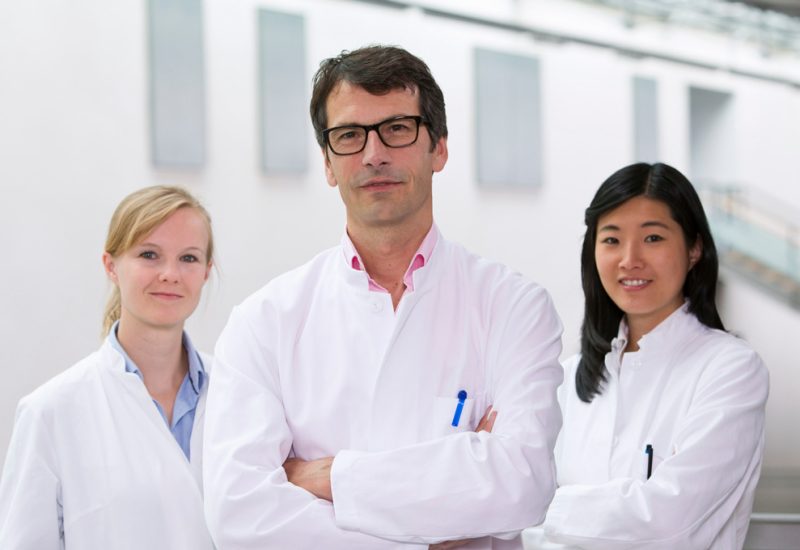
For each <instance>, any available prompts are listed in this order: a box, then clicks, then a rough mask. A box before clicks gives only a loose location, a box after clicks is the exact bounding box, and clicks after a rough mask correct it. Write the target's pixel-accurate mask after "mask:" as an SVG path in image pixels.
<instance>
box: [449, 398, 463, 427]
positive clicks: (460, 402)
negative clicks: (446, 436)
mask: <svg viewBox="0 0 800 550" xmlns="http://www.w3.org/2000/svg"><path fill="white" fill-rule="evenodd" d="M466 400H467V392H466V391H465V390H461V391H460V392H458V404H457V405H456V412H455V413H454V414H453V421H452V422H451V423H450V425H451V426H458V423H459V422H460V421H461V411H463V410H464V402H465V401H466Z"/></svg>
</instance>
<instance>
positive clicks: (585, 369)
mask: <svg viewBox="0 0 800 550" xmlns="http://www.w3.org/2000/svg"><path fill="white" fill-rule="evenodd" d="M634 197H647V198H649V199H654V200H657V201H660V202H663V203H664V204H666V205H667V206H668V207H669V210H670V214H671V215H672V218H673V219H674V220H675V221H676V222H677V223H678V225H680V227H681V229H682V231H683V236H684V239H685V241H686V246H687V247H691V246H692V245H693V244H694V243H695V242H696V241H697V240H698V239H699V240H700V243H701V246H702V253H701V256H700V259H699V260H698V261H697V263H696V264H695V265H694V266H693V267H692V269H691V270H690V271H689V273H688V274H687V276H686V281H685V282H684V284H683V295H684V296H685V297H686V298H687V299H688V300H689V311H690V312H691V313H693V314H694V315H695V316H696V317H697V318H698V319H699V320H700V322H701V323H703V324H704V325H706V326H709V327H711V328H717V329H720V330H725V328H724V327H723V326H722V320H721V319H720V317H719V313H718V312H717V305H716V292H717V274H718V271H719V260H718V259H717V249H716V247H715V246H714V239H713V238H712V236H711V230H710V229H709V226H708V220H707V219H706V214H705V211H704V210H703V205H702V203H701V202H700V197H698V196H697V192H696V191H695V189H694V187H692V184H691V183H690V182H689V180H688V179H686V177H685V176H684V175H683V174H681V173H680V172H679V171H678V170H676V169H675V168H673V167H672V166H669V165H667V164H662V163H657V164H652V165H651V164H646V163H638V164H632V165H630V166H626V167H625V168H622V169H620V170H617V171H616V172H614V173H613V174H611V176H609V178H608V179H607V180H606V181H604V182H603V184H602V185H601V186H600V189H598V190H597V193H596V194H595V196H594V199H592V203H591V204H590V205H589V208H587V209H586V215H585V222H586V234H585V235H584V238H583V249H582V252H581V280H582V283H583V293H584V297H585V301H586V305H585V310H584V317H583V326H582V327H581V359H580V363H579V364H578V370H577V372H576V375H575V387H576V390H577V392H578V397H580V399H581V400H582V401H584V402H586V403H589V402H590V401H591V400H592V399H593V398H594V396H595V395H599V394H600V393H602V390H601V383H602V382H605V381H606V373H605V355H606V353H608V352H609V351H610V350H611V340H612V339H614V338H615V337H616V336H617V332H618V331H619V323H620V321H621V320H622V316H623V315H624V313H623V311H622V310H621V309H620V308H619V307H618V306H617V305H616V304H615V303H614V302H613V301H612V300H611V298H610V297H609V295H608V293H606V291H605V289H604V288H603V284H602V283H601V281H600V275H599V273H598V271H597V264H596V263H595V242H596V241H597V221H598V219H599V218H600V217H601V216H602V215H603V214H605V213H606V212H608V211H610V210H613V209H614V208H616V207H618V206H620V205H621V204H622V203H624V202H626V201H628V200H630V199H632V198H634Z"/></svg>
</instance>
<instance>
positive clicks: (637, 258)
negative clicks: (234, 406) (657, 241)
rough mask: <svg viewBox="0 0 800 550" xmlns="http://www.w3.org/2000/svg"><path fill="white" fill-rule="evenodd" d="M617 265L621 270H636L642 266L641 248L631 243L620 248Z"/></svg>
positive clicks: (637, 244) (635, 243)
mask: <svg viewBox="0 0 800 550" xmlns="http://www.w3.org/2000/svg"><path fill="white" fill-rule="evenodd" d="M619 265H620V267H621V268H623V269H636V268H640V267H642V266H643V265H644V260H643V258H642V248H641V246H640V244H639V243H638V242H634V241H631V242H629V243H628V244H626V245H625V246H624V247H623V248H622V257H621V258H620V261H619Z"/></svg>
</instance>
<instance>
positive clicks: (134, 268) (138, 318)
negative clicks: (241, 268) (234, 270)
mask: <svg viewBox="0 0 800 550" xmlns="http://www.w3.org/2000/svg"><path fill="white" fill-rule="evenodd" d="M208 240H209V234H208V227H207V225H206V223H205V220H204V218H203V217H202V215H201V214H200V213H199V212H197V211H196V210H194V209H192V208H180V209H178V210H177V211H175V212H174V213H173V214H172V215H171V216H169V217H168V218H167V219H166V220H164V221H163V222H162V223H161V225H159V226H157V227H156V228H155V229H154V230H153V231H152V232H151V233H150V234H149V235H147V236H146V237H144V238H143V239H142V240H141V241H140V242H138V243H136V244H135V245H133V246H132V247H131V248H130V249H129V250H127V251H125V252H123V253H121V254H119V255H118V256H116V257H112V256H111V255H110V254H108V253H105V254H103V264H104V265H105V268H106V272H107V274H108V276H109V278H110V279H111V281H112V282H113V283H114V284H116V285H117V286H118V287H119V290H120V300H121V305H122V310H121V314H120V323H122V324H124V325H127V326H128V327H130V328H134V326H139V327H152V328H180V329H182V328H183V323H184V321H185V320H186V319H187V318H188V317H189V315H191V314H192V312H193V311H194V309H195V308H196V307H197V304H198V302H199V301H200V295H201V292H202V290H203V285H204V284H205V282H206V280H207V279H208V273H209V270H210V268H211V264H210V262H209V261H208V259H207V258H206V251H207V248H208Z"/></svg>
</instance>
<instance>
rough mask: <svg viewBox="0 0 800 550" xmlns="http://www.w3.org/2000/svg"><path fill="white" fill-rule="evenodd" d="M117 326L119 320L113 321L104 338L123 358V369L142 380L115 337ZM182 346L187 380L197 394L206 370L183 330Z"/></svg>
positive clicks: (140, 373)
mask: <svg viewBox="0 0 800 550" xmlns="http://www.w3.org/2000/svg"><path fill="white" fill-rule="evenodd" d="M118 327H119V320H117V321H115V322H114V325H113V326H112V327H111V330H110V331H108V337H107V338H106V340H107V341H108V343H109V344H111V347H112V348H114V349H115V350H117V351H118V352H119V353H120V354H121V355H122V358H123V359H125V371H126V372H132V373H134V374H135V375H136V376H138V377H139V378H140V379H141V380H142V381H144V377H143V376H142V371H140V370H139V367H137V366H136V363H134V362H133V359H131V358H130V356H129V355H128V354H127V353H126V352H125V349H124V348H123V347H122V344H120V343H119V339H118V338H117V328H118ZM183 348H184V349H185V350H186V356H187V357H188V358H189V381H190V382H191V383H192V389H193V390H194V393H196V394H199V393H200V390H201V389H202V388H203V384H204V383H205V377H206V371H205V368H204V367H203V361H202V360H201V359H200V354H199V353H198V352H197V350H196V349H195V347H194V345H193V344H192V340H191V339H190V338H189V335H188V334H186V331H183Z"/></svg>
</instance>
